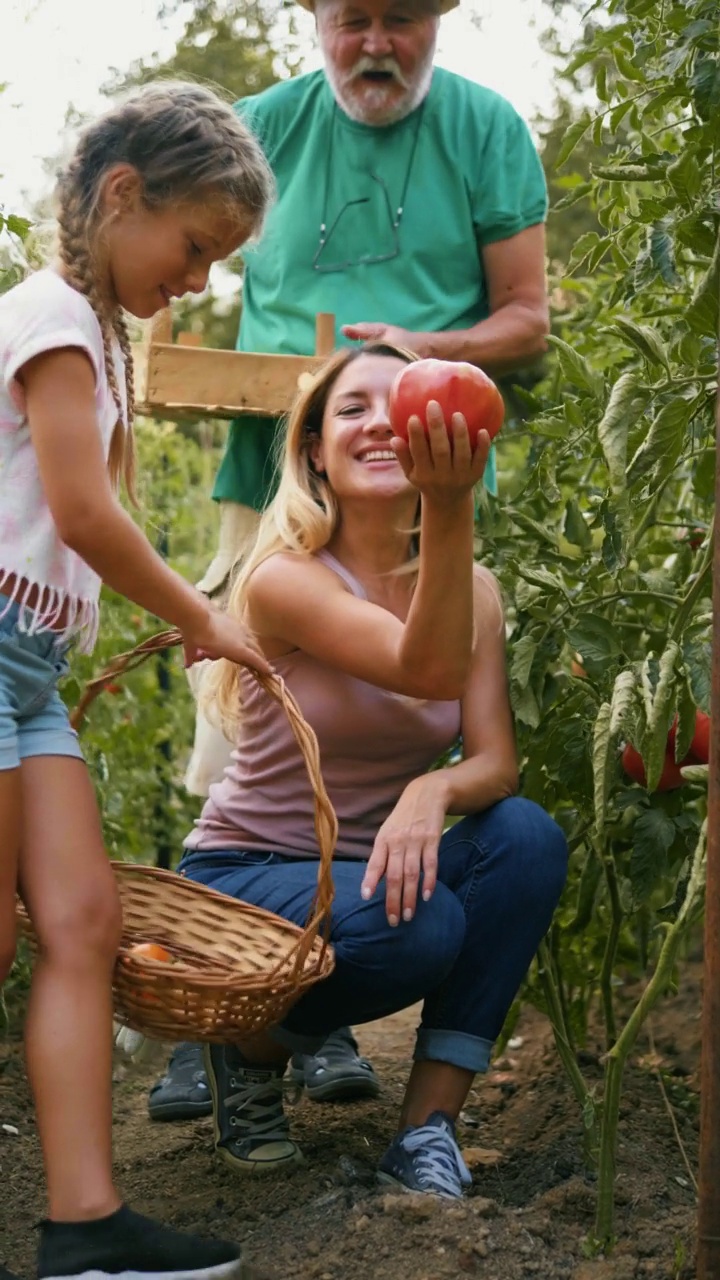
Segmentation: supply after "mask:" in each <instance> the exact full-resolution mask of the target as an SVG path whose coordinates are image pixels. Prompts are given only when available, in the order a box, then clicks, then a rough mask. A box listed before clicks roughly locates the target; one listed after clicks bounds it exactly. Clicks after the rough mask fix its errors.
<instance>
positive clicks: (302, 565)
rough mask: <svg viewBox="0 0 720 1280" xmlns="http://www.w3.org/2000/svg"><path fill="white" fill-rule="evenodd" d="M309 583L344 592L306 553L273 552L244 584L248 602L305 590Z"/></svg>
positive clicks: (318, 561) (328, 571)
mask: <svg viewBox="0 0 720 1280" xmlns="http://www.w3.org/2000/svg"><path fill="white" fill-rule="evenodd" d="M312 583H318V584H321V583H322V584H323V586H325V585H337V587H338V589H339V590H345V588H344V587H343V585H342V583H341V581H340V579H339V578H338V576H337V574H335V573H333V571H332V569H331V568H330V567H329V565H327V564H325V563H324V562H323V560H322V559H320V557H319V556H317V555H313V554H312V553H310V552H307V551H291V550H290V549H289V548H288V549H286V550H283V551H274V552H273V553H272V554H271V555H269V556H267V557H266V558H265V559H264V560H262V561H261V562H260V564H259V565H257V567H256V568H255V569H253V571H252V573H251V574H250V576H249V578H248V580H247V594H248V599H252V598H255V599H258V598H260V597H266V596H267V595H268V594H275V592H276V591H277V590H278V589H280V590H285V589H287V588H291V589H296V588H297V589H299V590H306V589H307V588H308V587H309V586H311V585H312Z"/></svg>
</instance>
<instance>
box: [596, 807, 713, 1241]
mask: <svg viewBox="0 0 720 1280" xmlns="http://www.w3.org/2000/svg"><path fill="white" fill-rule="evenodd" d="M706 850H707V820H706V821H705V822H704V823H703V825H702V827H701V829H700V835H699V836H698V842H697V845H696V846H695V853H694V855H693V864H692V869H691V871H690V877H689V879H688V882H687V887H686V890H685V897H684V899H683V903H682V906H681V908H680V910H679V912H678V915H677V918H676V919H675V921H674V922H673V924H672V925H670V926H669V927H668V929H667V931H666V934H665V940H664V942H663V944H662V947H661V948H660V955H659V956H658V961H657V964H656V966H655V972H654V973H653V975H652V977H651V979H650V981H649V982H648V984H647V986H646V988H645V990H644V991H643V993H642V995H641V997H640V999H639V1000H638V1002H637V1004H636V1005H635V1008H634V1009H633V1011H632V1013H631V1015H630V1017H629V1018H628V1020H627V1022H626V1023H625V1026H624V1027H623V1030H622V1032H621V1033H620V1035H619V1037H618V1039H617V1042H616V1043H615V1044H614V1045H613V1047H612V1049H610V1051H609V1052H608V1054H607V1056H606V1058H605V1090H604V1098H603V1108H602V1125H601V1131H600V1158H599V1162H598V1196H597V1209H596V1218H595V1235H596V1238H597V1240H598V1241H599V1242H600V1243H601V1244H602V1245H603V1246H604V1247H605V1248H608V1247H609V1246H610V1245H611V1243H612V1239H613V1229H614V1221H615V1159H616V1152H617V1125H618V1115H619V1111H620V1090H621V1086H622V1077H623V1071H624V1069H625V1063H626V1061H627V1057H628V1054H629V1053H630V1050H631V1049H632V1047H633V1045H634V1044H635V1041H636V1040H637V1038H638V1035H639V1034H640V1030H641V1028H642V1025H643V1023H644V1022H645V1019H646V1018H647V1016H648V1014H649V1013H650V1012H651V1010H652V1009H653V1008H654V1006H655V1005H656V1004H657V1002H658V1000H659V999H660V997H661V996H662V995H663V994H664V992H665V991H666V990H667V986H668V983H669V981H670V977H671V975H672V971H673V968H674V966H675V961H676V959H677V954H678V951H679V949H680V945H681V943H682V940H683V938H684V936H685V934H686V932H687V928H688V925H689V924H690V922H691V917H692V914H693V912H694V910H695V907H696V906H697V904H698V902H699V901H700V899H701V897H702V893H703V888H704V884H705V854H706Z"/></svg>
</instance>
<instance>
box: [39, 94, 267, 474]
mask: <svg viewBox="0 0 720 1280" xmlns="http://www.w3.org/2000/svg"><path fill="white" fill-rule="evenodd" d="M120 163H125V164H129V165H132V167H133V168H134V169H135V170H136V171H137V173H138V175H139V177H140V179H141V181H142V188H143V200H144V203H145V205H146V207H147V208H150V209H159V208H161V207H162V206H164V205H169V204H177V203H180V202H186V203H187V202H192V203H201V202H203V201H208V202H210V201H212V202H213V203H215V202H217V201H218V200H220V201H221V202H222V205H223V207H224V209H226V210H227V211H228V212H230V213H231V215H232V216H233V217H235V216H236V215H237V218H238V222H239V223H242V225H243V227H247V229H248V233H249V234H250V235H253V234H254V235H257V234H258V232H259V230H260V228H261V226H262V222H263V219H264V216H265V214H266V212H267V209H268V208H269V205H270V202H271V199H272V195H273V191H274V184H273V177H272V173H271V171H270V168H269V166H268V164H267V161H266V160H265V157H264V155H263V153H262V150H261V148H260V146H259V144H258V143H257V142H256V140H255V139H254V137H253V135H252V134H251V133H250V131H249V129H248V128H247V127H246V125H244V124H243V123H242V122H241V120H240V119H239V118H238V117H237V115H236V114H235V112H234V111H233V110H232V107H231V106H230V105H229V104H228V103H226V102H223V101H222V99H221V98H219V97H218V96H217V94H216V93H214V92H213V91H212V90H210V89H207V88H205V87H203V86H202V85H197V84H186V83H182V82H176V81H161V82H157V83H155V84H150V85H146V86H145V87H144V88H141V89H139V90H137V91H135V92H134V93H132V94H131V95H130V96H129V97H128V98H127V99H125V101H123V102H121V103H120V104H119V105H117V106H115V107H113V108H112V109H111V110H110V111H108V112H106V113H105V115H103V116H101V117H100V119H99V120H97V121H95V122H94V123H93V124H91V125H89V126H87V127H86V128H85V129H84V131H83V132H82V134H81V136H80V138H79V140H78V143H77V146H76V148H75V152H74V154H73V157H72V159H71V160H70V162H69V164H68V165H67V167H66V168H65V170H64V172H63V173H62V174H61V175H60V177H59V180H58V185H57V192H56V217H57V254H58V257H59V259H60V262H61V263H62V266H63V268H64V274H65V278H66V279H67V280H68V283H69V284H71V285H72V286H73V287H74V288H75V289H77V290H78V291H79V292H80V293H82V294H83V295H84V296H85V297H86V298H87V300H88V302H89V303H90V305H91V306H92V308H93V310H94V312H95V314H96V315H97V318H98V320H99V322H100V328H101V330H102V336H103V348H104V353H105V372H106V376H107V380H108V384H109V386H110V389H111V391H112V394H113V398H114V400H115V405H116V408H117V412H118V421H117V425H116V427H115V430H114V432H113V437H112V441H111V445H110V456H109V462H108V466H109V470H110V476H111V479H112V481H113V484H115V485H117V484H118V483H119V479H120V476H121V475H124V478H125V483H126V486H127V489H128V492H129V494H130V496H131V497H134V487H135V486H134V479H135V448H134V435H133V418H134V410H135V391H134V382H133V363H132V353H131V348H130V338H129V335H128V329H127V324H126V322H125V317H124V315H123V313H122V311H121V309H120V307H118V306H117V305H114V304H112V303H110V302H108V300H107V299H106V298H105V297H104V296H103V293H102V290H101V287H100V279H101V276H100V271H99V265H100V257H101V250H102V231H103V228H104V225H105V224H104V219H103V216H102V210H101V207H100V206H101V199H100V197H101V192H102V184H103V180H104V178H105V177H106V175H107V173H108V171H109V170H110V169H111V168H112V166H113V165H116V164H120ZM113 335H115V336H116V337H117V340H118V342H119V344H120V349H121V351H122V356H123V362H124V365H125V386H126V398H127V424H125V422H124V421H123V409H122V399H121V396H120V388H119V387H118V382H117V377H116V373H115V366H114V363H113V359H112V337H113Z"/></svg>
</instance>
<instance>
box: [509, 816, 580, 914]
mask: <svg viewBox="0 0 720 1280" xmlns="http://www.w3.org/2000/svg"><path fill="white" fill-rule="evenodd" d="M504 803H506V804H508V805H512V806H513V809H512V813H511V815H510V822H511V827H512V832H511V839H512V843H513V844H514V846H515V847H516V848H517V849H518V850H519V851H521V854H522V858H523V869H524V875H525V876H526V877H527V880H526V888H527V890H528V892H529V893H531V894H533V895H535V894H538V893H539V894H541V896H542V897H544V898H545V899H549V900H551V901H553V902H557V900H558V898H559V897H560V894H561V893H562V891H563V888H564V885H565V880H566V879H567V870H568V847H567V840H566V839H565V834H564V832H563V830H562V828H561V827H560V826H558V824H557V822H556V821H555V819H554V818H551V817H550V814H549V813H546V811H545V810H544V809H543V808H541V807H540V805H539V804H535V802H534V801H533V800H525V799H524V798H523V797H521V796H514V797H513V798H512V800H508V801H505V802H504Z"/></svg>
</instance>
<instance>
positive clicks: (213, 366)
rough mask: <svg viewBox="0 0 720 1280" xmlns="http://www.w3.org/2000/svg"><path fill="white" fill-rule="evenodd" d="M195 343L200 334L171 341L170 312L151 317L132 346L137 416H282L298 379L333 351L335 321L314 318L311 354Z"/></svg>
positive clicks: (323, 316)
mask: <svg viewBox="0 0 720 1280" xmlns="http://www.w3.org/2000/svg"><path fill="white" fill-rule="evenodd" d="M201 343H202V339H201V337H200V335H199V334H191V333H181V334H180V335H179V337H178V341H177V342H173V340H172V316H171V314H170V311H169V310H166V311H161V312H159V314H158V315H157V316H155V318H154V320H153V322H152V325H151V326H150V328H149V332H148V336H147V339H146V341H145V342H144V343H142V344H140V343H138V344H135V345H134V346H133V362H134V368H135V394H136V402H137V412H138V413H141V414H144V415H145V416H146V417H151V418H166V419H171V420H175V419H180V418H184V417H197V416H202V417H207V418H235V417H239V416H241V415H242V414H244V413H259V414H267V416H268V417H277V416H278V415H279V414H282V413H286V412H287V410H288V409H289V408H290V405H291V404H292V401H293V399H294V398H295V395H296V393H297V390H298V387H299V386H301V385H302V378H303V375H308V374H312V373H313V371H314V370H315V369H317V368H318V366H319V365H321V364H322V363H323V361H324V360H325V359H326V358H327V357H328V356H329V355H330V354H331V352H332V351H333V348H334V345H335V317H334V316H333V315H332V314H330V313H329V312H320V313H319V314H318V315H317V316H316V318H315V355H314V356H272V355H265V354H263V353H260V352H250V351H219V350H213V349H211V348H209V347H203V346H202V345H201Z"/></svg>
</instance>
